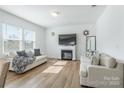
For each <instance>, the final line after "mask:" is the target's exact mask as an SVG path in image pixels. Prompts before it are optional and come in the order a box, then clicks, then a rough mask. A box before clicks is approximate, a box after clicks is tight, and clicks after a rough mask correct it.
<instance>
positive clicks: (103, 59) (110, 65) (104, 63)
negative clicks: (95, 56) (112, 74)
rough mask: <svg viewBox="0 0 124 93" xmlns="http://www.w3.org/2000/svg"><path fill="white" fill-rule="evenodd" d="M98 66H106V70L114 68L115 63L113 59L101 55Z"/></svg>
mask: <svg viewBox="0 0 124 93" xmlns="http://www.w3.org/2000/svg"><path fill="white" fill-rule="evenodd" d="M100 65H102V66H106V67H108V68H114V67H115V66H116V65H117V62H116V59H115V58H113V57H111V56H109V55H106V54H101V56H100Z"/></svg>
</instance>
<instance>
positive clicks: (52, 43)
mask: <svg viewBox="0 0 124 93" xmlns="http://www.w3.org/2000/svg"><path fill="white" fill-rule="evenodd" d="M95 27H96V26H95V25H72V26H62V27H56V28H51V29H48V30H47V32H46V53H47V55H48V57H50V58H60V52H59V51H60V46H59V45H58V34H71V33H76V34H77V58H78V59H79V58H80V56H81V55H82V53H83V52H85V46H86V42H85V41H86V40H85V36H84V35H83V31H84V30H85V29H87V30H89V31H90V35H95V31H96V28H95ZM52 32H55V36H52V35H51V33H52Z"/></svg>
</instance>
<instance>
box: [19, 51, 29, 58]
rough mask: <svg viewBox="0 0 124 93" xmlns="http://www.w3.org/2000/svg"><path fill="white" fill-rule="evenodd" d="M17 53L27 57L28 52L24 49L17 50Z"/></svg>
mask: <svg viewBox="0 0 124 93" xmlns="http://www.w3.org/2000/svg"><path fill="white" fill-rule="evenodd" d="M17 55H18V56H24V57H27V54H26V52H25V51H24V50H23V51H17Z"/></svg>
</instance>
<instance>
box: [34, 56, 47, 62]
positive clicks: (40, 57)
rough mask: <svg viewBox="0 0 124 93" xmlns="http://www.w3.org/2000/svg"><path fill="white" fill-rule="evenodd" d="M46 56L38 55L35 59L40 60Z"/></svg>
mask: <svg viewBox="0 0 124 93" xmlns="http://www.w3.org/2000/svg"><path fill="white" fill-rule="evenodd" d="M44 58H46V56H36V59H35V61H40V60H41V59H44Z"/></svg>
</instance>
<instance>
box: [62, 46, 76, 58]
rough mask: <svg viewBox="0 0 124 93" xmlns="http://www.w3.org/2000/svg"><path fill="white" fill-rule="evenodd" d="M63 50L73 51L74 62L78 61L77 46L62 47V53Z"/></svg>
mask: <svg viewBox="0 0 124 93" xmlns="http://www.w3.org/2000/svg"><path fill="white" fill-rule="evenodd" d="M62 50H72V54H73V55H72V60H76V46H60V51H62ZM60 53H61V52H60ZM60 56H61V55H60ZM60 58H61V57H60ZM61 59H62V58H61Z"/></svg>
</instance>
